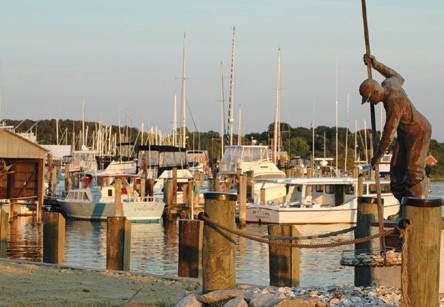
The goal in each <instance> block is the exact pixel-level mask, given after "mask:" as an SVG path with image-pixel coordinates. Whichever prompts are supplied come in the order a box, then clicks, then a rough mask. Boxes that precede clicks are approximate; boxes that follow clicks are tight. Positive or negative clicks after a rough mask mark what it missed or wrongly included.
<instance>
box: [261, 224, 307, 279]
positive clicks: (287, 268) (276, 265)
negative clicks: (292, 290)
mask: <svg viewBox="0 0 444 307" xmlns="http://www.w3.org/2000/svg"><path fill="white" fill-rule="evenodd" d="M268 235H270V236H292V237H295V236H298V235H299V231H298V230H297V229H296V227H295V226H294V225H268ZM276 241H281V240H276ZM284 242H288V241H287V240H285V241H284ZM291 242H293V243H297V241H296V240H294V241H293V240H292V241H291ZM268 250H269V257H270V259H269V267H270V286H274V287H285V286H287V287H299V283H300V249H299V248H296V247H285V246H278V245H269V247H268Z"/></svg>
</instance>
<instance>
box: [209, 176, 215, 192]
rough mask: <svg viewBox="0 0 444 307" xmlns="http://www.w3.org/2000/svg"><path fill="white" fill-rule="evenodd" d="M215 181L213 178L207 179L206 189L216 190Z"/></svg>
mask: <svg viewBox="0 0 444 307" xmlns="http://www.w3.org/2000/svg"><path fill="white" fill-rule="evenodd" d="M215 183H216V181H215V179H214V178H210V179H208V191H209V192H214V191H215V190H216V189H215Z"/></svg>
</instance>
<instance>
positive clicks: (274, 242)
mask: <svg viewBox="0 0 444 307" xmlns="http://www.w3.org/2000/svg"><path fill="white" fill-rule="evenodd" d="M199 219H201V220H203V221H204V222H206V223H208V224H209V225H211V226H213V227H217V228H220V229H222V230H225V231H227V232H229V233H232V234H235V235H238V236H240V237H244V238H247V239H250V240H253V241H256V242H260V243H266V244H268V245H277V246H285V247H295V248H329V247H338V246H344V245H351V244H356V243H362V242H366V241H370V240H374V239H377V238H381V237H386V236H389V235H391V234H393V233H395V231H397V230H396V229H391V230H387V231H384V232H382V233H378V234H374V235H372V236H367V237H362V238H359V239H354V240H348V241H339V242H332V243H324V244H300V243H295V242H282V239H281V238H283V237H275V238H280V239H272V237H271V238H267V237H268V236H263V235H259V234H254V233H251V232H246V231H242V230H236V229H231V228H228V227H226V226H224V225H221V224H219V223H216V222H213V221H211V220H210V219H209V217H208V216H206V215H205V214H200V215H199ZM288 238H291V239H288V240H297V239H296V237H288Z"/></svg>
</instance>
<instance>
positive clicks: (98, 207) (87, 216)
mask: <svg viewBox="0 0 444 307" xmlns="http://www.w3.org/2000/svg"><path fill="white" fill-rule="evenodd" d="M115 178H122V188H121V204H122V216H125V217H127V218H128V220H129V221H131V222H151V221H153V222H157V221H159V220H160V218H161V217H162V214H163V211H164V208H165V203H164V201H163V199H162V198H158V197H154V198H153V200H148V199H147V198H142V197H140V196H139V194H138V193H137V191H135V190H134V188H133V184H131V183H130V182H129V180H130V179H131V178H132V179H134V178H135V176H134V175H126V174H115V175H110V174H100V173H98V174H91V173H85V174H84V176H83V177H82V186H81V187H79V188H76V189H71V190H70V191H69V192H68V194H67V195H66V197H65V198H63V199H59V200H58V203H59V204H60V206H61V208H62V210H63V211H64V212H65V213H66V215H67V217H68V218H72V219H81V220H106V219H107V218H108V217H109V216H115V208H114V205H115V196H116V190H115V185H114V181H115Z"/></svg>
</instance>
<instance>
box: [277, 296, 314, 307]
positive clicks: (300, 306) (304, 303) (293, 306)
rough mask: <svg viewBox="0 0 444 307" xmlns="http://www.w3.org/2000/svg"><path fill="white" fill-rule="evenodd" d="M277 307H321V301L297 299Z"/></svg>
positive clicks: (288, 300)
mask: <svg viewBox="0 0 444 307" xmlns="http://www.w3.org/2000/svg"><path fill="white" fill-rule="evenodd" d="M275 306H276V307H320V306H321V305H319V299H315V298H305V297H303V298H297V299H286V300H283V301H281V302H279V303H278V304H276V305H275Z"/></svg>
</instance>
